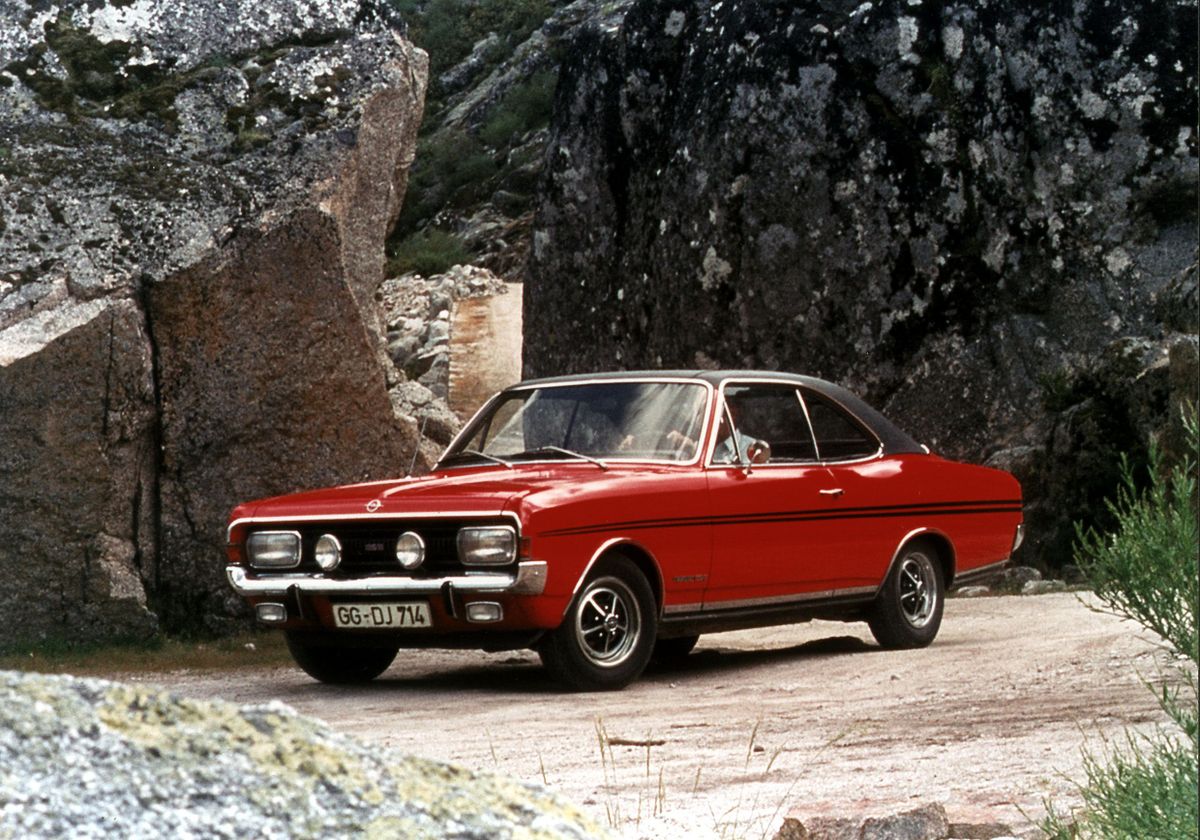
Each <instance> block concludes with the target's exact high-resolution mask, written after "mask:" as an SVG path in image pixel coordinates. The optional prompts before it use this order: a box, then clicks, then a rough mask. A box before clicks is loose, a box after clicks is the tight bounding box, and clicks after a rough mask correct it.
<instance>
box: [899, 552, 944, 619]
mask: <svg viewBox="0 0 1200 840" xmlns="http://www.w3.org/2000/svg"><path fill="white" fill-rule="evenodd" d="M896 583H897V589H898V593H897V594H898V596H899V598H900V614H901V615H903V616H904V620H905V621H906V622H908V625H909V626H910V627H913V628H916V629H918V630H919V629H921V628H922V627H925V626H926V625H927V624H929V622H930V621H931V620H932V619H933V613H934V610H935V609H936V608H937V600H938V593H937V572H936V571H935V570H934V568H933V561H932V560H930V559H929V557H928V556H926V555H925V554H923V553H922V552H920V551H910V552H909V553H908V554H906V555H904V559H903V560H901V561H900V569H899V577H898V580H897V582H896Z"/></svg>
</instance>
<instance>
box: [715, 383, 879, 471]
mask: <svg viewBox="0 0 1200 840" xmlns="http://www.w3.org/2000/svg"><path fill="white" fill-rule="evenodd" d="M730 385H732V386H734V387H737V386H739V385H775V386H780V385H783V386H786V387H790V388H791V389H792V390H793V391H795V393H796V396H797V397H798V398H799V400H800V407H801V409H802V410H803V412H804V419H805V421H806V422H808V433H809V435H811V436H812V439H813V449H814V451H815V452H816V453H817V460H815V461H789V462H787V463H783V464H772V463H771V462H770V461H768V462H767V463H765V464H755V465H754V468H755V469H756V470H757V469H762V468H764V467H772V466H776V467H807V466H824V465H827V464H837V465H839V466H841V465H851V464H860V463H865V462H867V461H874V460H877V459H878V458H881V457H883V454H884V446H883V441H882V440H880V439H879V435H877V434H875V431H874V430H873V429H872V428H871V427H870V426H869V425H867V424H866V423H864V422H863V420H862V418H861V417H859V416H858V415H857V414H855V413H854V412H853V411H851V410H850V409H848V408H846V406H844V405H842V403H841V402H840V401H838V400H835V399H834V398H833V397H831V396H829V395H828V394H822V393H820V392H817V391H816V389H813V388H809V390H812V391H814V392H815V393H817V395H818V396H819V397H821V398H822V399H825V400H828V401H829V402H831V403H833V404H834V405H835V406H837V407H838V408H839V409H841V410H842V411H843V412H845V413H846V414H847V415H849V416H850V417H852V418H853V419H854V422H855V423H857V424H858V425H859V426H860V427H861V428H862V430H863V431H865V432H866V433H867V434H868V435H870V436H871V437H872V438H873V439H874V441H875V443H877V444H878V446H877V447H876V449H875V451H874V452H872V453H871V454H870V455H860V456H858V457H856V458H843V459H829V460H826V459H823V458H821V449H820V447H819V446H817V435H816V432H815V431H813V427H812V421H811V420H809V416H808V403H806V402H805V401H804V389H805V388H807V387H808V386H806V385H803V384H801V383H799V382H796V383H792V382H786V381H785V382H781V381H780V380H778V379H758V378H754V377H745V378H736V379H726V380H723V381H722V382H721V387H720V390H719V392H718V394H719V396H720V400H719V405H720V407H722V408H724V406H725V389H726V387H728V386H730ZM709 425H710V426H711V427H712V430H713V433H712V435H711V438H712V439H711V441H710V444H709V446H708V457H707V458H706V459H705V461H704V464H705V467H706V468H708V469H720V468H722V467H729V466H732V467H736V468H738V469H741V464H716V463H713V460H712V455H713V452H715V451H716V448H717V435H716V432H715V428H716V422H715V420H714V422H712V423H710V424H709Z"/></svg>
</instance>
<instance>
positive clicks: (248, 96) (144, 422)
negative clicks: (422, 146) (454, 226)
mask: <svg viewBox="0 0 1200 840" xmlns="http://www.w3.org/2000/svg"><path fill="white" fill-rule="evenodd" d="M387 9H388V6H387V5H386V4H375V3H374V2H371V0H362V2H360V0H334V2H322V3H316V2H304V3H290V2H288V3H282V2H281V3H274V4H272V3H266V4H264V3H262V2H258V1H257V0H255V2H250V0H206V2H199V3H189V4H186V5H185V6H180V5H179V4H175V3H168V2H165V0H133V2H116V0H114V1H113V2H111V3H104V2H99V3H98V2H83V0H78V2H65V3H59V4H57V5H54V6H45V5H44V4H33V5H16V6H14V5H13V4H8V5H7V6H5V7H4V9H3V11H0V572H2V573H3V574H4V576H5V578H6V579H7V580H9V582H10V583H9V585H8V586H6V587H5V590H4V594H3V596H0V597H2V598H3V604H2V606H3V618H0V647H5V646H11V645H13V644H16V643H18V642H22V641H26V640H37V639H44V638H51V637H58V638H65V639H69V640H82V639H98V638H111V637H114V636H133V637H140V636H145V635H147V634H148V633H151V632H153V631H154V630H155V628H156V627H160V626H161V627H165V628H166V629H170V630H198V629H208V630H222V629H225V628H228V627H230V626H233V625H232V624H231V622H237V621H238V620H239V618H240V616H242V615H243V612H242V609H243V608H242V607H241V606H240V605H239V604H238V603H237V602H236V600H235V599H233V598H232V597H231V593H230V592H229V591H228V587H227V585H226V584H225V582H224V580H223V577H222V565H223V563H224V552H223V543H224V524H225V517H226V516H227V515H228V511H229V509H230V508H231V507H232V506H233V505H234V504H236V503H237V502H239V501H244V500H247V499H250V498H255V497H261V496H264V495H272V494H276V493H283V492H288V491H292V490H297V489H301V488H304V487H310V486H317V485H321V484H327V483H330V482H335V481H349V480H357V479H362V478H369V477H382V476H384V475H395V474H397V473H400V472H402V471H403V465H407V464H408V463H409V462H410V459H411V457H412V450H413V447H414V445H415V435H416V423H415V421H413V420H412V418H410V417H403V416H400V417H398V416H397V415H396V414H395V413H394V412H393V410H392V405H391V401H390V398H389V393H388V388H389V386H394V385H395V384H397V382H399V381H401V380H402V379H403V376H402V375H399V374H397V373H396V372H395V371H394V370H393V369H392V367H391V363H390V361H389V360H388V358H387V355H386V352H385V331H384V324H383V317H382V315H381V313H380V311H379V307H378V304H377V302H376V300H375V293H376V290H377V288H378V286H379V284H380V283H381V282H382V280H383V260H384V254H383V241H384V238H385V236H386V233H387V230H388V227H389V225H390V224H391V222H392V221H393V220H394V219H395V218H396V216H397V214H398V212H399V208H400V201H401V198H402V196H403V192H404V187H405V179H406V173H407V168H408V166H409V165H410V164H411V161H412V157H413V154H414V148H415V135H416V129H417V126H418V125H419V123H420V119H421V110H422V102H423V96H424V88H425V80H426V66H427V62H426V57H425V55H424V54H423V53H421V52H420V51H417V50H414V48H413V47H412V46H411V45H410V44H408V43H407V42H406V41H404V40H403V39H402V38H401V37H399V36H398V35H397V32H398V31H399V27H400V23H399V22H398V21H395V20H393V19H391V18H390V17H389V13H388V11H387Z"/></svg>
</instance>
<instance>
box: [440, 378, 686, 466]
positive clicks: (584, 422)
mask: <svg viewBox="0 0 1200 840" xmlns="http://www.w3.org/2000/svg"><path fill="white" fill-rule="evenodd" d="M706 396H707V391H706V389H705V388H704V386H702V385H700V384H693V383H667V382H598V383H591V384H586V385H557V386H546V387H543V388H529V389H522V390H518V391H512V392H511V393H506V394H503V395H501V397H500V399H498V400H497V401H496V402H495V403H493V404H492V406H491V407H490V409H489V410H488V411H486V412H485V413H484V414H482V415H480V416H479V417H477V418H476V419H475V422H474V423H472V425H471V427H470V428H469V429H468V430H467V432H466V434H464V435H463V436H462V438H460V439H459V440H458V442H457V444H456V445H455V446H454V447H452V448H451V450H450V451H448V452H447V453H446V455H445V457H443V458H442V462H443V463H461V462H467V461H479V460H484V461H487V460H493V461H500V462H502V463H507V462H512V461H522V460H569V459H571V458H591V459H606V460H608V459H612V460H620V459H630V460H654V461H690V460H692V459H693V458H694V457H695V455H696V445H697V443H698V441H699V438H700V431H701V424H702V423H703V422H704V406H705V402H706Z"/></svg>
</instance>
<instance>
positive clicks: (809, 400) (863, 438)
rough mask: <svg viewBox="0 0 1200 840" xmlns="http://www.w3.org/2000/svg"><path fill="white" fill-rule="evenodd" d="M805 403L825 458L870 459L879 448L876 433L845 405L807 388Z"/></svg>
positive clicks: (822, 455)
mask: <svg viewBox="0 0 1200 840" xmlns="http://www.w3.org/2000/svg"><path fill="white" fill-rule="evenodd" d="M804 402H805V405H806V406H807V407H808V419H809V422H811V423H812V430H813V437H815V438H816V439H817V449H818V451H819V454H820V456H821V460H822V461H847V460H850V459H853V458H867V457H870V456H871V455H874V454H875V453H876V452H878V451H879V441H878V440H876V439H875V436H874V435H873V434H871V433H870V432H868V431H867V430H866V429H865V428H864V427H863V426H862V424H861V423H859V422H858V421H857V420H855V419H854V418H853V417H852V416H851V415H850V414H849V413H847V412H846V411H845V409H843V408H842V407H841V406H839V405H837V404H835V403H833V402H831V401H830V400H827V399H825V398H824V397H822V396H820V395H819V394H816V393H813V392H812V391H807V390H806V391H804Z"/></svg>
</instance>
